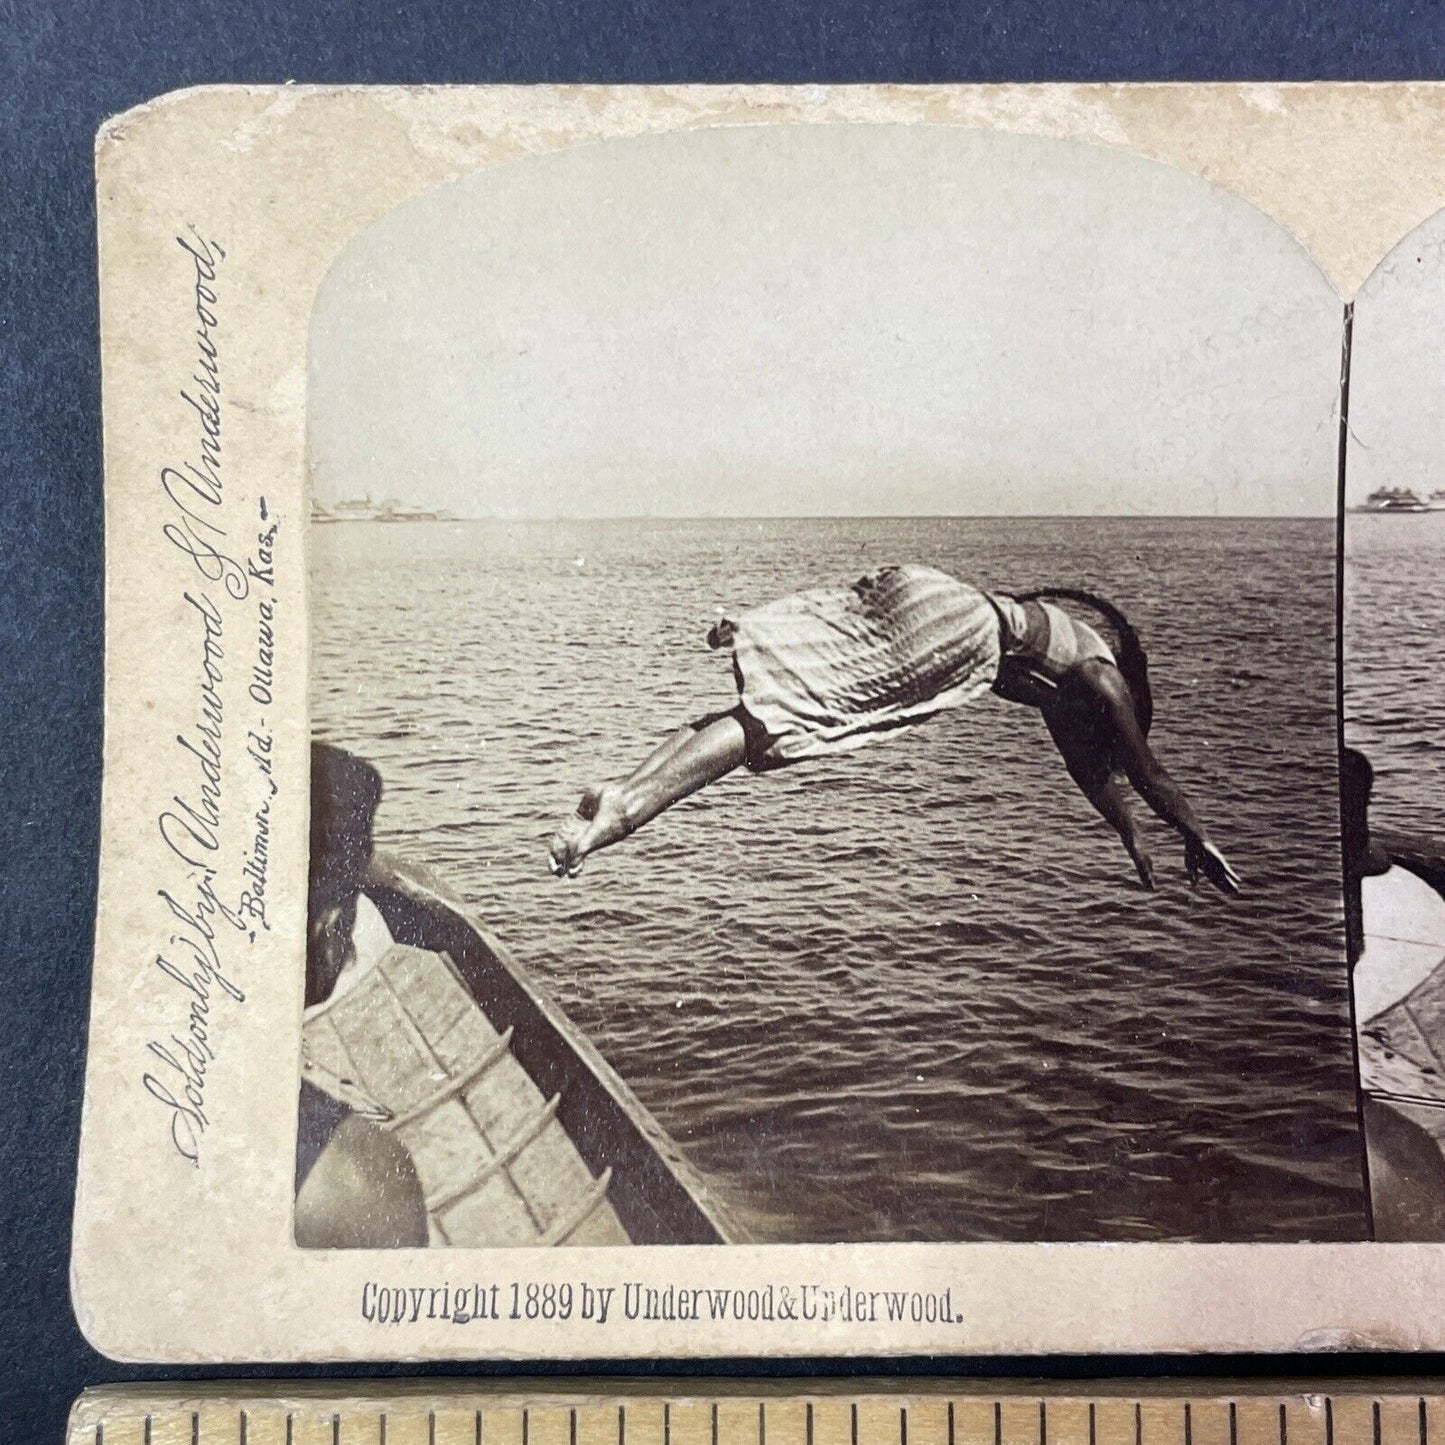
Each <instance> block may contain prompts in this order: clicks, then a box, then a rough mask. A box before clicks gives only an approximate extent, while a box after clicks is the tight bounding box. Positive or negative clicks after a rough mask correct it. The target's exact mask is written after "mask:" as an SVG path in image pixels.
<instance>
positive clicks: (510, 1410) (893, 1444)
mask: <svg viewBox="0 0 1445 1445" xmlns="http://www.w3.org/2000/svg"><path fill="white" fill-rule="evenodd" d="M1432 1438H1434V1439H1437V1440H1438V1441H1439V1442H1440V1445H1445V1382H1442V1381H1406V1380H1399V1381H1380V1380H1375V1381H1361V1382H1358V1383H1355V1384H1342V1383H1341V1382H1339V1381H1331V1382H1329V1383H1327V1384H1317V1385H1312V1384H1310V1383H1309V1382H1308V1381H1297V1382H1269V1383H1263V1384H1260V1383H1254V1384H1246V1383H1241V1384H1237V1385H1234V1384H1225V1383H1223V1382H1220V1381H1213V1380H1211V1381H1194V1382H1188V1381H1179V1380H1175V1381H1153V1382H1141V1381H1134V1382H1122V1383H1121V1382H1107V1383H1101V1382H1098V1381H1089V1382H1082V1381H1074V1382H1066V1381H1061V1382H1052V1383H1048V1382H1045V1383H1040V1382H1037V1381H1034V1382H1022V1381H1019V1382H1008V1383H1002V1382H999V1381H992V1382H985V1381H965V1380H912V1379H910V1380H897V1379H895V1380H846V1379H839V1380H830V1381H818V1380H768V1381H736V1380H728V1381H724V1380H706V1381H646V1382H644V1381H637V1380H625V1379H617V1380H603V1381H597V1380H593V1381H558V1380H551V1381H532V1382H519V1381H493V1382H485V1381H476V1380H470V1381H461V1380H458V1381H440V1380H425V1381H417V1382H413V1383H406V1384H394V1383H392V1382H382V1381H370V1382H368V1381H351V1380H330V1381H319V1382H315V1383H310V1384H304V1385H303V1384H300V1383H297V1382H294V1381H292V1382H285V1383H277V1384H273V1385H260V1384H257V1383H255V1382H247V1383H245V1384H234V1385H205V1386H201V1385H192V1386H183V1385H177V1384H172V1385H169V1386H115V1387H107V1388H103V1389H96V1390H88V1391H87V1392H86V1393H85V1394H84V1395H82V1396H81V1397H80V1399H79V1400H78V1401H77V1402H76V1404H75V1407H74V1409H73V1410H72V1412H71V1418H70V1432H69V1445H1431V1440H1432Z"/></svg>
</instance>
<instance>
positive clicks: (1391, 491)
mask: <svg viewBox="0 0 1445 1445" xmlns="http://www.w3.org/2000/svg"><path fill="white" fill-rule="evenodd" d="M1355 510H1356V511H1358V512H1412V513H1413V512H1434V511H1445V489H1442V490H1439V491H1436V492H1433V493H1432V494H1431V497H1430V500H1429V501H1428V502H1427V501H1425V499H1424V498H1423V497H1421V496H1420V494H1419V493H1418V492H1415V491H1412V490H1411V489H1410V488H1409V487H1377V488H1376V489H1375V490H1374V491H1373V492H1371V493H1370V495H1369V496H1368V497H1366V498H1365V500H1364V503H1363V504H1362V505H1361V506H1359V507H1356V508H1355Z"/></svg>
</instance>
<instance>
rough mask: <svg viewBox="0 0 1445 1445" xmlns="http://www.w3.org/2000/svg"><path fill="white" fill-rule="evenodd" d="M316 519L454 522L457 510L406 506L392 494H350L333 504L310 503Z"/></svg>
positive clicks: (332, 520) (336, 520)
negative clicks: (378, 497)
mask: <svg viewBox="0 0 1445 1445" xmlns="http://www.w3.org/2000/svg"><path fill="white" fill-rule="evenodd" d="M311 520H312V521H313V522H451V521H455V520H456V514H455V513H453V512H448V511H446V510H445V509H443V508H438V509H437V510H435V511H432V510H429V509H427V508H425V507H404V506H402V504H401V503H400V502H398V501H397V500H396V499H395V498H393V497H387V498H384V499H383V500H382V501H379V502H374V501H372V499H371V497H370V495H367V496H365V497H350V498H347V499H345V500H343V501H340V502H336V503H335V504H334V505H332V506H330V507H326V506H323V505H322V504H321V503H320V502H317V501H314V500H313V501H312V503H311Z"/></svg>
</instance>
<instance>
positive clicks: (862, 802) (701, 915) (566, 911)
mask: <svg viewBox="0 0 1445 1445" xmlns="http://www.w3.org/2000/svg"><path fill="white" fill-rule="evenodd" d="M1389 520H1392V521H1393V520H1397V519H1389ZM1427 520H1430V519H1427ZM1440 522H1441V524H1442V525H1445V517H1442V518H1441V519H1440ZM1440 535H1441V534H1440V533H1439V532H1437V533H1436V536H1437V537H1438V536H1440ZM313 547H314V551H313V583H314V594H313V602H312V608H313V618H314V626H315V638H314V644H313V647H314V655H313V683H312V693H313V702H314V708H315V725H316V729H317V731H318V733H319V734H321V735H322V736H326V737H329V738H331V739H333V740H335V741H337V742H340V743H342V744H344V745H346V746H349V747H351V748H354V749H355V750H357V751H359V752H361V753H363V754H365V755H366V756H368V757H370V758H371V759H373V760H374V761H375V763H376V764H377V766H378V767H379V768H380V769H381V772H382V774H383V776H384V778H385V780H386V787H387V792H386V797H385V799H384V801H383V803H382V808H381V813H380V817H379V820H378V836H379V840H380V842H381V843H382V844H383V845H384V846H387V847H391V848H394V849H396V850H397V851H400V852H403V853H406V854H407V855H410V856H412V857H415V858H418V859H421V860H424V861H426V862H428V863H430V864H431V865H432V866H433V867H434V868H435V869H436V870H437V871H438V872H439V873H440V874H441V875H442V877H443V878H444V879H445V880H446V881H447V883H448V884H449V885H450V887H451V888H452V889H453V890H454V891H456V892H458V893H460V894H461V895H463V896H464V897H465V898H467V899H468V900H469V901H471V902H472V903H473V904H475V906H476V907H477V909H478V910H479V911H480V913H481V914H482V915H483V916H484V917H485V918H486V919H487V920H489V922H490V925H491V927H492V929H493V930H494V931H495V932H496V933H497V934H498V935H499V936H500V937H501V938H502V939H504V940H505V941H506V942H507V943H508V944H509V945H510V946H511V947H512V949H513V950H514V951H515V952H516V953H517V954H518V955H520V957H521V958H522V959H523V960H524V961H525V962H526V963H527V964H529V965H530V966H531V967H532V968H533V969H534V970H535V971H536V972H537V973H538V974H539V975H541V976H542V977H543V978H544V979H546V980H547V982H548V983H549V984H550V986H551V988H552V989H553V991H554V992H555V993H556V995H557V996H558V998H559V999H560V1001H561V1002H562V1003H563V1005H564V1006H565V1007H566V1009H567V1010H568V1012H569V1013H570V1014H571V1016H572V1017H573V1018H574V1020H575V1021H576V1022H577V1023H578V1024H579V1025H580V1026H581V1027H582V1028H583V1029H585V1030H586V1031H587V1032H588V1033H589V1034H590V1036H591V1037H592V1038H593V1039H594V1040H595V1041H596V1043H597V1044H598V1046H599V1047H600V1048H601V1050H602V1052H603V1053H604V1054H605V1055H606V1057H607V1058H608V1059H609V1060H610V1062H611V1063H612V1064H613V1066H614V1067H615V1068H616V1069H617V1070H618V1072H619V1073H620V1074H621V1075H622V1076H623V1077H624V1078H625V1079H626V1080H627V1081H628V1082H629V1083H630V1084H631V1085H632V1087H633V1088H634V1089H635V1090H636V1092H637V1093H638V1094H639V1095H640V1096H641V1098H642V1099H643V1101H644V1102H645V1103H646V1104H647V1105H648V1106H649V1107H650V1108H651V1109H652V1110H653V1112H654V1113H655V1114H656V1115H657V1116H658V1118H659V1120H660V1121H661V1122H662V1123H663V1125H664V1126H665V1127H666V1128H667V1129H668V1130H669V1131H670V1132H671V1133H672V1134H673V1135H674V1137H676V1138H677V1140H678V1141H679V1142H680V1144H681V1145H682V1146H683V1148H684V1149H685V1151H686V1152H687V1154H688V1155H689V1157H690V1158H691V1159H692V1160H693V1161H694V1162H695V1163H696V1165H697V1166H698V1167H699V1168H700V1169H701V1170H703V1171H704V1172H705V1173H706V1174H707V1176H708V1177H709V1179H710V1180H711V1181H712V1182H713V1183H714V1184H715V1186H716V1187H717V1188H718V1189H719V1190H720V1191H721V1192H722V1193H723V1194H724V1196H725V1197H726V1198H727V1199H728V1200H729V1201H731V1204H732V1206H733V1208H734V1211H735V1212H736V1213H737V1214H738V1216H739V1217H740V1219H741V1221H742V1222H743V1224H744V1225H745V1226H746V1227H747V1228H748V1229H749V1230H750V1231H751V1232H752V1233H753V1234H754V1235H755V1236H756V1237H759V1238H762V1239H776V1240H796V1239H808V1240H840V1239H900V1238H907V1239H957V1240H974V1239H1140V1238H1195V1239H1281V1240H1283V1239H1302V1238H1314V1239H1343V1238H1357V1237H1360V1236H1361V1235H1362V1234H1363V1229H1364V1221H1363V1215H1362V1207H1363V1206H1362V1195H1361V1181H1360V1164H1359V1157H1360V1149H1359V1141H1358V1137H1357V1132H1356V1126H1355V1112H1354V1109H1355V1105H1354V1089H1353V1081H1352V1074H1351V1047H1350V1037H1349V1009H1348V999H1347V992H1346V979H1345V970H1344V965H1343V962H1342V954H1343V945H1342V927H1341V921H1340V902H1339V895H1340V887H1339V863H1338V856H1339V855H1338V812H1337V805H1336V801H1335V797H1336V794H1335V788H1336V780H1335V756H1334V741H1335V731H1334V727H1335V725H1334V702H1333V698H1334V683H1333V653H1334V626H1333V617H1334V583H1333V572H1334V561H1333V554H1334V534H1333V524H1332V523H1331V522H1329V521H1291V522H1274V521H1269V522H1260V521H1249V522H1237V521H1220V522H1214V521H1203V522H1200V521H1186V522H1180V521H1173V520H1171V521H1135V520H1115V519H1110V520H1097V519H1088V520H1066V519H1058V520H1039V519H1028V520H1023V521H1013V520H974V519H963V518H951V519H920V520H896V519H886V520H880V519H834V520H821V521H810V520H790V521H764V522H754V521H667V522H647V521H625V522H559V523H555V524H548V523H515V524H509V523H502V522H485V523H482V522H469V523H439V524H427V523H416V524H406V525H386V524H371V523H347V524H342V525H336V526H329V527H316V528H313ZM899 560H911V561H919V562H927V563H931V564H933V565H935V566H938V567H941V568H944V569H946V570H948V571H951V572H953V573H954V574H955V575H958V576H960V577H963V578H966V579H968V580H970V581H973V582H976V583H979V584H981V585H985V586H992V587H996V588H999V589H1002V590H1008V589H1010V588H1017V589H1023V588H1024V587H1027V586H1031V585H1039V584H1041V583H1045V582H1056V583H1062V584H1067V585H1076V586H1077V585H1082V586H1088V587H1093V588H1095V589H1096V590H1099V591H1102V592H1104V593H1105V594H1107V595H1110V596H1112V597H1114V598H1115V599H1116V600H1117V601H1119V602H1120V603H1122V604H1123V605H1124V606H1125V608H1126V610H1127V611H1128V612H1129V613H1130V614H1131V616H1133V617H1134V618H1135V620H1136V622H1137V623H1138V625H1139V627H1140V630H1141V632H1142V634H1143V636H1144V639H1145V643H1146V645H1147V646H1148V648H1149V649H1150V653H1151V658H1152V660H1153V663H1154V673H1155V679H1156V697H1157V722H1156V727H1155V734H1154V740H1155V743H1156V746H1157V748H1158V751H1159V752H1160V754H1161V756H1162V758H1163V760H1164V761H1165V763H1166V764H1167V765H1168V766H1169V767H1170V768H1171V769H1172V770H1173V771H1174V772H1175V773H1176V776H1178V778H1179V779H1180V781H1181V782H1182V783H1183V785H1184V786H1185V788H1186V789H1187V791H1188V792H1189V794H1190V796H1191V797H1192V799H1193V800H1194V801H1195V803H1196V806H1197V807H1198V809H1199V810H1200V812H1201V813H1202V814H1203V815H1204V817H1205V819H1206V820H1207V822H1208V823H1209V824H1210V825H1211V827H1212V829H1213V830H1214V832H1215V834H1216V836H1217V838H1218V841H1219V842H1220V844H1221V846H1222V847H1223V848H1224V849H1225V851H1226V852H1227V853H1228V854H1229V856H1230V858H1231V860H1232V861H1233V862H1234V863H1235V864H1236V866H1237V867H1238V869H1239V871H1240V873H1241V874H1242V875H1243V876H1244V878H1245V880H1246V887H1245V893H1244V896H1243V897H1242V898H1241V899H1239V900H1237V901H1234V902H1230V901H1227V900H1225V899H1223V898H1221V897H1219V896H1218V895H1217V894H1214V893H1212V892H1208V893H1206V892H1200V893H1198V894H1195V893H1192V892H1191V891H1190V890H1189V888H1188V887H1187V886H1186V884H1185V882H1184V877H1183V868H1182V855H1181V851H1180V849H1179V848H1178V847H1177V846H1176V845H1175V843H1174V842H1173V839H1172V834H1170V833H1168V831H1167V830H1166V829H1165V828H1164V827H1163V825H1162V824H1154V825H1153V826H1152V828H1151V836H1152V838H1153V841H1154V844H1155V853H1156V863H1157V864H1158V866H1159V872H1160V880H1161V887H1160V890H1159V892H1158V893H1156V894H1153V895H1150V894H1146V893H1144V892H1143V891H1142V890H1140V889H1139V888H1138V887H1137V886H1136V884H1135V883H1134V881H1133V870H1132V868H1131V866H1130V864H1129V862H1128V859H1127V858H1126V857H1125V855H1124V853H1123V851H1122V849H1121V848H1120V847H1119V845H1118V843H1117V841H1115V840H1114V839H1113V836H1112V834H1111V833H1109V832H1108V830H1107V829H1106V828H1105V827H1104V825H1103V824H1102V823H1101V822H1099V821H1097V820H1096V819H1095V818H1094V816H1093V815H1092V813H1091V811H1090V809H1089V808H1088V806H1087V804H1086V803H1085V802H1084V801H1083V799H1082V798H1081V797H1080V796H1079V795H1078V794H1077V793H1076V792H1075V791H1074V790H1073V788H1072V787H1071V785H1070V784H1069V782H1068V780H1067V777H1066V775H1065V773H1064V770H1063V766H1062V764H1061V763H1060V761H1059V759H1058V757H1057V755H1056V754H1055V753H1054V752H1053V749H1052V747H1051V745H1050V743H1049V741H1048V738H1047V735H1046V734H1045V732H1044V729H1043V726H1042V724H1041V722H1040V721H1039V719H1038V718H1037V717H1036V716H1035V715H1034V714H1032V713H1030V712H1029V711H1027V710H1025V709H1022V708H1017V707H1013V706H1010V705H1008V704H1005V703H1002V702H999V701H997V700H995V699H993V698H991V697H990V698H985V699H984V700H982V701H980V702H978V703H976V704H974V705H972V706H970V707H968V708H966V709H961V710H958V711H955V712H951V713H947V714H945V715H943V716H942V717H940V718H938V719H936V720H934V721H933V722H931V723H929V724H927V725H926V726H925V727H922V728H919V729H915V730H912V731H910V732H908V733H906V734H904V735H902V736H899V737H895V738H893V739H890V740H889V741H887V742H885V743H882V744H880V745H878V746H876V747H873V748H869V749H865V750H863V751H860V752H856V753H853V754H851V755H848V756H845V757H841V758H837V759H828V760H825V761H822V762H816V763H811V764H805V765H801V766H798V767H796V768H791V769H786V770H784V771H782V772H779V773H774V774H771V775H768V776H765V777H753V776H750V775H747V774H745V773H743V774H736V775H734V776H732V777H729V778H728V779H726V780H724V781H723V782H722V783H720V784H718V785H717V786H716V787H714V788H711V789H708V790H707V791H706V792H704V793H703V794H700V795H698V796H697V797H695V798H693V799H691V800H689V801H688V802H686V803H684V804H682V805H681V806H679V807H678V808H676V809H675V810H673V811H672V812H671V813H669V814H667V815H665V816H664V817H663V818H661V819H659V820H658V821H657V822H655V823H654V824H652V825H650V826H649V827H648V828H646V829H645V830H643V831H642V832H641V833H640V834H638V835H637V837H635V838H634V839H632V840H630V842H629V843H627V844H625V845H623V846H621V847H618V848H616V849H613V850H611V851H609V852H606V853H602V854H599V855H597V856H595V857H594V858H593V859H591V860H590V861H589V863H588V866H587V869H586V871H585V872H584V874H583V875H582V877H581V879H580V880H578V881H576V882H572V883H566V884H564V883H559V882H557V881H556V880H554V879H552V878H551V877H550V876H549V875H548V873H547V870H546V867H545V838H546V835H547V834H548V832H549V831H550V829H551V826H552V823H553V822H554V820H555V819H556V817H557V816H558V815H560V814H562V813H563V812H566V811H569V810H570V809H571V808H572V807H573V805H574V804H575V802H576V799H577V795H578V793H579V792H580V789H581V787H582V786H583V784H585V783H588V782H591V781H594V780H601V779H604V778H607V777H612V776H616V775H618V774H621V773H624V772H626V771H627V770H628V769H629V768H631V767H632V766H633V765H634V764H635V763H636V762H637V761H638V760H640V758H641V756H642V755H643V754H644V753H645V752H646V751H647V750H648V749H649V748H650V747H651V746H653V745H654V744H655V743H656V742H657V741H659V740H660V738H661V737H662V735H663V734H664V733H665V732H666V731H668V730H669V729H671V728H672V727H674V726H676V725H677V724H678V723H679V722H681V721H683V720H685V719H687V718H689V717H691V716H695V715H697V714H699V713H702V712H705V711H709V710H711V709H714V708H717V707H727V706H730V705H731V704H732V702H733V701H735V692H734V689H733V683H732V678H731V674H730V670H729V665H728V659H727V658H726V657H725V656H724V655H721V654H717V653H710V652H709V651H708V650H707V648H706V646H705V645H704V640H703V639H704V634H705V633H706V630H707V627H708V625H709V624H710V623H711V621H712V620H713V619H714V618H715V616H716V614H717V611H718V609H719V608H720V607H723V606H726V607H727V608H728V609H729V610H734V609H736V608H739V607H744V606H747V605H750V604H753V603H757V602H762V601H765V600H767V599H769V598H772V597H774V596H777V595H779V594H781V593H784V592H788V591H791V590H794V589H797V588H801V587H806V586H814V585H818V584H820V583H824V582H829V581H846V580H849V579H851V578H852V577H854V576H857V575H858V574H859V573H861V572H862V571H864V570H866V569H867V568H869V567H871V566H875V565H878V564H881V563H883V562H886V561H899ZM1359 565H1361V566H1362V565H1363V564H1359ZM1423 565H1425V564H1424V563H1423V562H1422V566H1423ZM1432 565H1433V564H1432ZM1436 575H1437V576H1438V566H1437V567H1436ZM1437 595H1439V594H1437ZM1437 616H1438V612H1437ZM1386 791H1387V792H1388V791H1389V788H1388V787H1387V789H1386ZM1390 796H1391V798H1392V800H1393V797H1394V794H1393V793H1390Z"/></svg>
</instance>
